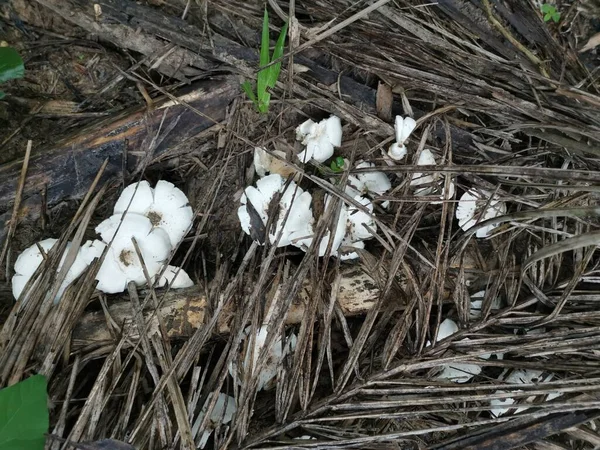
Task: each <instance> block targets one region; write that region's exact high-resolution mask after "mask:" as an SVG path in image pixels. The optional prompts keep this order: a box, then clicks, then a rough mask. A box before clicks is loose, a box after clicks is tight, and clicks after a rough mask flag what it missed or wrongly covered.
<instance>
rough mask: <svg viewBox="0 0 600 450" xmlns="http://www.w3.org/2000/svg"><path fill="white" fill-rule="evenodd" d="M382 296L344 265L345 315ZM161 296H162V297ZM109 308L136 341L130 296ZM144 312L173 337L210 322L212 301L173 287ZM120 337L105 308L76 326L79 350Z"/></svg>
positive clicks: (224, 321)
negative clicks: (112, 329) (159, 303)
mask: <svg viewBox="0 0 600 450" xmlns="http://www.w3.org/2000/svg"><path fill="white" fill-rule="evenodd" d="M300 292H301V293H300V295H299V297H298V299H297V300H296V301H295V302H294V303H293V305H292V308H291V310H290V311H289V313H288V315H287V323H288V324H298V323H300V322H301V320H302V317H303V314H304V309H305V307H306V304H307V301H308V296H309V295H310V285H309V283H306V286H305V288H304V289H301V291H300ZM378 296H379V289H378V287H377V285H376V283H375V281H374V280H373V279H372V278H371V277H370V276H369V275H367V274H366V273H364V271H363V270H362V269H360V268H359V267H349V268H344V269H343V273H342V278H341V284H340V289H339V292H338V295H337V302H338V304H339V306H340V308H341V310H342V312H343V313H344V316H358V315H362V314H365V313H367V312H368V311H369V309H371V307H372V306H373V303H374V302H375V301H376V300H377V298H378ZM160 298H161V299H162V297H160ZM396 301H397V302H398V309H401V308H402V306H403V304H402V303H401V300H400V299H397V300H396ZM228 305H229V308H226V309H225V310H224V311H223V313H222V314H221V315H220V316H219V318H218V322H217V330H216V331H217V332H218V333H227V332H228V331H229V320H230V319H231V317H233V315H234V313H235V311H233V310H232V307H233V306H234V302H230V303H229V304H228ZM108 310H109V314H110V318H111V322H112V323H115V324H117V326H122V330H123V332H127V333H129V334H128V336H129V337H130V338H131V341H132V342H134V341H136V340H137V337H138V332H137V330H136V328H135V325H134V323H133V320H132V314H133V311H132V307H131V303H130V302H129V301H127V300H124V301H119V302H116V303H113V304H111V305H110V306H109V307H108ZM144 315H145V319H146V322H148V321H150V325H149V327H150V328H151V329H154V330H157V329H158V328H157V327H158V320H157V317H158V316H160V317H161V318H162V320H163V321H164V322H165V325H166V329H167V330H168V333H169V336H170V337H171V338H175V339H178V338H187V337H189V336H190V335H191V334H192V333H193V332H194V331H195V330H196V329H198V328H199V327H201V326H202V325H203V324H204V323H206V322H207V319H208V317H207V316H208V305H207V301H206V297H205V295H204V290H203V289H201V288H200V287H198V286H194V287H191V288H188V289H184V290H172V291H170V292H168V293H166V294H165V296H164V301H163V302H162V307H161V308H160V311H158V313H157V312H155V311H154V308H153V307H152V308H150V307H149V308H147V309H146V310H145V311H144ZM118 339H120V336H114V335H113V334H111V332H110V330H109V328H108V326H107V317H106V316H105V314H104V312H103V311H98V312H91V313H88V314H86V315H85V316H84V317H83V318H82V319H81V321H80V322H79V323H78V325H77V327H76V328H75V329H74V331H73V342H72V349H73V350H74V351H78V350H80V349H83V348H85V347H87V348H89V347H103V346H110V345H111V344H114V343H115V342H117V341H118Z"/></svg>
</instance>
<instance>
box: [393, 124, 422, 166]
mask: <svg viewBox="0 0 600 450" xmlns="http://www.w3.org/2000/svg"><path fill="white" fill-rule="evenodd" d="M416 126H417V122H415V120H414V119H413V118H412V117H402V116H396V122H395V124H394V128H395V130H396V142H394V143H393V144H392V145H391V146H390V148H389V151H388V155H389V157H390V158H392V159H393V160H396V161H399V160H401V159H402V158H404V157H405V156H406V145H405V142H406V140H407V139H408V137H409V136H410V135H411V133H412V132H413V130H414V129H415V127H416Z"/></svg>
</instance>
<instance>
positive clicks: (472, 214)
mask: <svg viewBox="0 0 600 450" xmlns="http://www.w3.org/2000/svg"><path fill="white" fill-rule="evenodd" d="M491 195H492V193H491V192H489V191H486V190H483V189H475V188H473V189H470V190H468V191H467V192H465V193H464V194H463V195H462V196H461V197H460V200H459V201H458V207H457V208H456V218H457V219H458V225H459V226H460V227H461V228H462V229H463V230H465V231H467V230H469V229H470V228H472V227H474V226H475V225H477V224H478V223H479V222H483V221H485V220H488V219H493V218H494V217H499V216H502V215H504V214H506V203H504V202H502V201H500V200H499V199H497V198H493V199H490V197H491ZM486 205H487V207H486ZM497 226H498V224H491V225H488V226H486V227H483V228H480V229H478V230H477V232H476V236H477V237H478V238H485V237H488V236H489V235H490V233H491V232H492V230H494V229H495V228H496V227H497Z"/></svg>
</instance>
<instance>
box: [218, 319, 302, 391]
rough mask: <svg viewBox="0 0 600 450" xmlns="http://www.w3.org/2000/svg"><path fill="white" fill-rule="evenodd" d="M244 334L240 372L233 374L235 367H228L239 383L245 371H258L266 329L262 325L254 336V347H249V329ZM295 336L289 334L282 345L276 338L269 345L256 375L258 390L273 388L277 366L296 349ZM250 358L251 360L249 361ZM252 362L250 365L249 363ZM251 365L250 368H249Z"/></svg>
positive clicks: (265, 338) (232, 365)
mask: <svg viewBox="0 0 600 450" xmlns="http://www.w3.org/2000/svg"><path fill="white" fill-rule="evenodd" d="M244 332H245V334H246V342H247V345H246V348H245V350H244V362H243V365H242V368H241V372H238V373H237V374H236V373H235V371H236V370H238V369H237V365H236V364H235V363H232V364H231V365H230V366H229V373H230V374H231V375H232V376H235V377H236V378H237V381H238V382H239V383H241V382H242V379H243V378H242V374H243V372H244V371H246V370H250V369H251V368H252V373H253V374H255V373H256V371H257V370H258V367H257V363H258V357H259V356H260V352H261V351H262V349H263V347H264V346H265V343H266V340H267V335H268V328H267V326H266V325H263V326H261V327H260V329H259V330H258V333H257V334H256V337H255V340H254V345H253V346H250V345H249V343H250V340H249V339H248V333H249V332H250V328H249V327H248V328H247V329H246V330H245V331H244ZM296 341H297V338H296V335H295V334H294V333H291V334H290V335H289V336H288V337H287V338H286V339H285V343H284V344H283V345H282V342H281V337H277V338H276V339H275V340H274V342H273V344H272V345H271V347H270V349H269V352H268V355H267V358H266V360H265V361H264V363H263V364H262V366H261V367H260V373H259V374H258V388H257V389H258V390H259V391H260V390H263V389H264V390H269V389H272V388H273V387H274V386H275V381H276V379H277V370H278V367H279V365H280V364H281V363H282V361H283V359H284V358H285V357H286V356H287V355H288V354H289V353H290V352H293V351H294V349H295V348H296ZM251 358H252V359H251ZM250 361H252V363H251V362H250ZM250 364H252V367H250Z"/></svg>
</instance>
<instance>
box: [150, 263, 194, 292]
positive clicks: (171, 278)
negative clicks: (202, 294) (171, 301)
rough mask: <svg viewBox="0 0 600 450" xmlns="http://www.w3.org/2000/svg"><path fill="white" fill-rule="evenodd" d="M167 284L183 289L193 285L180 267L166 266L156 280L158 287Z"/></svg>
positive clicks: (173, 287)
mask: <svg viewBox="0 0 600 450" xmlns="http://www.w3.org/2000/svg"><path fill="white" fill-rule="evenodd" d="M167 283H168V284H169V286H170V287H171V288H172V289H184V288H188V287H191V286H193V285H194V282H193V281H192V279H191V278H190V276H189V275H188V274H187V272H186V271H185V270H183V269H182V268H181V267H176V266H171V265H169V266H167V268H166V269H165V271H164V272H163V274H162V275H161V277H160V279H159V280H158V284H157V286H158V287H165V286H166V285H167Z"/></svg>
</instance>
